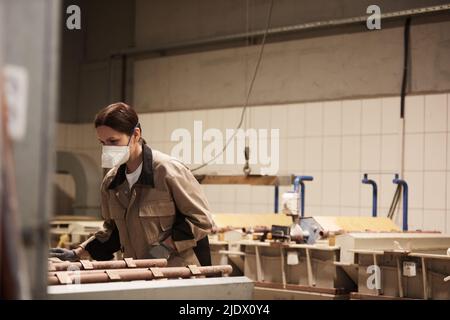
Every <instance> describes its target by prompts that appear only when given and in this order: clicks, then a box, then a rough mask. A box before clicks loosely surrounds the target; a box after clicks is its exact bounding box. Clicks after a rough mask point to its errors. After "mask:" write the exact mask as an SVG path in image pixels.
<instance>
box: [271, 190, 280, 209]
mask: <svg viewBox="0 0 450 320" xmlns="http://www.w3.org/2000/svg"><path fill="white" fill-rule="evenodd" d="M279 189H280V187H279V186H278V185H276V186H275V201H274V202H275V204H274V205H275V207H274V210H273V212H274V213H278V198H279V194H280V190H279Z"/></svg>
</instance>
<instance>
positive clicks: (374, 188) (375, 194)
mask: <svg viewBox="0 0 450 320" xmlns="http://www.w3.org/2000/svg"><path fill="white" fill-rule="evenodd" d="M361 181H362V183H363V184H370V185H372V217H376V216H377V203H378V187H377V183H376V182H375V181H374V180H371V179H368V175H367V173H364V177H363V179H362V180H361Z"/></svg>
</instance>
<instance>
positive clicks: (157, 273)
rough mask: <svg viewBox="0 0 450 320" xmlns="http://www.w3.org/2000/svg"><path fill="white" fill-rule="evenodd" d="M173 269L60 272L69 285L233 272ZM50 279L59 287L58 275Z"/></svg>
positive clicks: (217, 268)
mask: <svg viewBox="0 0 450 320" xmlns="http://www.w3.org/2000/svg"><path fill="white" fill-rule="evenodd" d="M193 271H194V270H193V269H192V268H189V267H171V268H149V269H143V270H134V269H126V270H120V271H119V270H104V272H103V273H97V272H94V273H85V272H84V271H79V272H78V274H73V273H72V272H60V273H59V274H63V275H64V277H65V278H66V279H67V280H68V283H72V284H73V283H74V282H75V281H76V283H103V282H110V281H115V280H116V281H135V280H153V279H161V278H190V277H193V276H226V275H228V274H230V273H231V272H232V271H233V268H232V267H231V266H230V265H219V266H205V267H195V271H196V272H195V273H194V272H193ZM56 274H58V273H55V275H50V276H49V277H48V285H59V284H61V282H60V281H59V279H58V276H57V275H56Z"/></svg>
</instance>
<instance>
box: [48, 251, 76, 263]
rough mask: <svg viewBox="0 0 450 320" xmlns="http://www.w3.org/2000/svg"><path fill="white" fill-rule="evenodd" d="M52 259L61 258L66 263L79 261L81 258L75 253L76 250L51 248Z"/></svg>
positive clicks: (50, 255)
mask: <svg viewBox="0 0 450 320" xmlns="http://www.w3.org/2000/svg"><path fill="white" fill-rule="evenodd" d="M49 257H50V258H59V259H61V260H64V261H78V260H79V257H78V256H77V254H76V253H75V250H69V249H64V248H51V249H50V251H49Z"/></svg>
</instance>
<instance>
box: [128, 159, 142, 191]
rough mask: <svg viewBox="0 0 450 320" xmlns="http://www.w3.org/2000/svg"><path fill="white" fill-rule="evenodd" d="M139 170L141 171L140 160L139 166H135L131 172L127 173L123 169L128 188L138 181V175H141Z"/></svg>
mask: <svg viewBox="0 0 450 320" xmlns="http://www.w3.org/2000/svg"><path fill="white" fill-rule="evenodd" d="M141 172H142V162H141V164H140V165H139V167H137V169H136V170H134V171H133V172H132V173H127V172H126V171H125V175H126V176H127V180H128V185H129V187H130V189H131V187H132V186H133V185H134V184H135V183H136V181H138V179H139V176H140V175H141Z"/></svg>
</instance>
